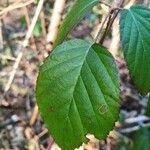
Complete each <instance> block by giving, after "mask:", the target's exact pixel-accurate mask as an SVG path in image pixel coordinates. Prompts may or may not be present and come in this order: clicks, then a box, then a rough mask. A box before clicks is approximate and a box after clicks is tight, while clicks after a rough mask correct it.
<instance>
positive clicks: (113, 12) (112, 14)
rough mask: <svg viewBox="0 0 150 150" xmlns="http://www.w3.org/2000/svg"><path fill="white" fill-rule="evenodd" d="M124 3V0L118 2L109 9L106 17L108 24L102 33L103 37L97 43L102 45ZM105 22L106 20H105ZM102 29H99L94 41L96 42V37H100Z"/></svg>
mask: <svg viewBox="0 0 150 150" xmlns="http://www.w3.org/2000/svg"><path fill="white" fill-rule="evenodd" d="M124 1H125V0H120V1H119V3H118V6H117V7H114V8H113V7H111V8H110V12H109V15H108V16H109V19H108V22H107V26H106V29H105V31H104V33H103V35H102V37H101V39H100V41H99V42H98V43H100V44H103V42H104V40H105V37H106V35H107V33H108V32H109V30H110V28H111V26H112V24H113V22H114V20H115V19H116V17H117V15H118V13H119V12H120V10H122V8H121V7H122V5H123V3H124ZM102 3H103V2H102ZM108 16H107V17H108ZM106 20H107V18H106ZM106 20H104V22H103V26H104V24H105V22H106ZM103 26H102V28H103ZM102 28H101V29H100V31H99V32H98V34H97V37H96V40H95V41H97V39H98V37H99V35H100V33H101V31H102Z"/></svg>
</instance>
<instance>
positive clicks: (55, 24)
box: [47, 0, 66, 51]
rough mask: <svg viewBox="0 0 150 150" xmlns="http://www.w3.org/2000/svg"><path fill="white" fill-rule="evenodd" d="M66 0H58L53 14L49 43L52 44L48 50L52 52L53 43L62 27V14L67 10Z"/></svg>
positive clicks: (48, 36)
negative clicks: (60, 26)
mask: <svg viewBox="0 0 150 150" xmlns="http://www.w3.org/2000/svg"><path fill="white" fill-rule="evenodd" d="M65 2H66V0H56V1H55V4H54V9H53V13H52V16H51V23H50V25H49V28H48V35H47V42H48V43H50V45H49V47H48V49H49V51H51V50H52V46H53V43H54V41H55V39H56V35H57V32H58V28H59V25H60V21H61V18H62V14H63V11H64V8H65Z"/></svg>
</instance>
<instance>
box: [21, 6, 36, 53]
mask: <svg viewBox="0 0 150 150" xmlns="http://www.w3.org/2000/svg"><path fill="white" fill-rule="evenodd" d="M23 11H24V15H25V19H26V22H27V29H28V30H29V29H30V25H31V22H30V17H29V14H28V9H27V7H26V6H25V7H24V8H23ZM30 41H31V43H32V49H33V50H34V51H36V45H35V40H34V37H33V35H31V37H30Z"/></svg>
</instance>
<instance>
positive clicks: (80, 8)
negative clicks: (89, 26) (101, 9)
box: [54, 0, 100, 47]
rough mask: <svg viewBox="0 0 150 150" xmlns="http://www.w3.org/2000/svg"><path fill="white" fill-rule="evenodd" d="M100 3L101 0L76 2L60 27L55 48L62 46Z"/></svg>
mask: <svg viewBox="0 0 150 150" xmlns="http://www.w3.org/2000/svg"><path fill="white" fill-rule="evenodd" d="M99 2H100V1H99V0H76V2H75V4H74V5H73V7H72V9H71V10H70V12H69V13H68V15H67V16H66V18H65V19H64V21H63V23H62V25H61V26H60V30H59V32H58V34H57V38H56V41H55V43H54V47H56V46H57V45H59V44H61V43H62V42H63V41H64V39H65V38H66V36H67V35H68V33H69V32H70V31H71V30H72V28H73V27H74V26H75V25H76V24H77V23H78V22H79V21H80V20H81V19H82V18H83V17H84V16H85V15H86V13H87V12H88V11H90V10H91V9H92V7H93V6H94V5H96V4H97V3H99Z"/></svg>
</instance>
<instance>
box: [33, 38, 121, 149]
mask: <svg viewBox="0 0 150 150" xmlns="http://www.w3.org/2000/svg"><path fill="white" fill-rule="evenodd" d="M36 97H37V103H38V106H39V110H40V112H41V115H42V117H43V119H44V121H45V123H46V125H47V128H48V129H49V131H50V133H51V135H52V136H53V138H54V139H55V141H56V142H57V143H58V144H59V146H60V147H61V148H62V150H73V149H74V148H76V147H79V146H80V145H81V144H82V143H83V142H87V139H86V137H85V135H86V134H88V133H91V134H94V135H95V136H96V138H99V139H104V138H106V136H107V134H108V133H109V131H110V130H112V128H113V126H114V123H115V121H116V120H117V119H118V115H119V112H118V111H119V79H118V73H117V69H116V65H115V62H114V60H113V57H112V56H111V54H110V53H109V52H108V51H107V50H106V49H105V48H104V47H102V46H100V45H98V44H91V43H88V42H86V41H83V40H77V39H76V40H71V41H67V42H64V43H63V44H61V45H60V46H58V47H56V48H55V49H54V51H53V52H52V54H51V55H50V56H49V57H48V58H47V59H46V60H45V62H44V64H43V65H42V67H41V68H40V72H39V76H38V79H37V88H36Z"/></svg>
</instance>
